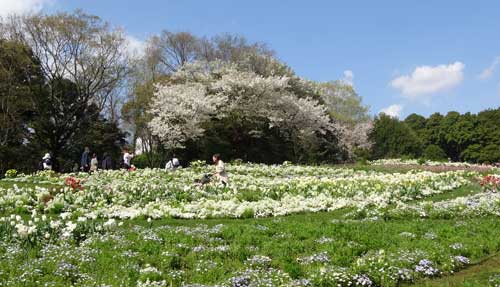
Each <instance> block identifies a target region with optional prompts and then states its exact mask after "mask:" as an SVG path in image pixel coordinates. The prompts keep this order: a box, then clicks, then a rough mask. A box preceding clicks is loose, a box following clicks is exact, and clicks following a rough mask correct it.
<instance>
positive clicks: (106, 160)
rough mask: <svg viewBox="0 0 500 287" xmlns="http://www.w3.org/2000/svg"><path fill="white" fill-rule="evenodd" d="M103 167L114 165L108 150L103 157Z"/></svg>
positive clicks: (109, 167) (108, 167) (110, 167)
mask: <svg viewBox="0 0 500 287" xmlns="http://www.w3.org/2000/svg"><path fill="white" fill-rule="evenodd" d="M101 168H102V169H104V170H107V169H113V165H112V162H111V156H110V155H109V154H108V153H107V152H105V153H104V156H103V158H102V162H101Z"/></svg>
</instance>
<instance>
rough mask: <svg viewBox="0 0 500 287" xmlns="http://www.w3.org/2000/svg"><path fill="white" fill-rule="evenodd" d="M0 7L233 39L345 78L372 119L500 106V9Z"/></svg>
mask: <svg viewBox="0 0 500 287" xmlns="http://www.w3.org/2000/svg"><path fill="white" fill-rule="evenodd" d="M3 2H5V3H7V2H26V3H31V4H37V5H38V6H36V8H32V9H40V8H41V9H43V10H44V11H47V12H53V11H58V10H67V11H72V10H74V9H77V8H81V9H82V10H84V11H85V12H87V13H91V14H95V15H98V16H100V17H102V18H103V19H105V20H107V21H109V22H111V23H112V24H115V25H119V26H121V27H123V28H125V29H126V31H127V33H129V35H131V36H132V37H134V38H137V39H139V40H145V39H147V38H148V37H149V36H151V35H153V34H156V33H158V32H160V31H161V30H162V29H167V30H170V31H189V32H192V33H194V34H196V35H199V36H203V35H206V36H212V35H215V34H219V33H225V32H229V33H234V34H240V35H243V36H245V37H247V38H248V39H249V40H251V41H262V42H265V43H267V44H268V45H269V46H270V47H271V48H272V49H274V50H275V51H276V52H277V55H278V57H279V58H280V59H281V60H282V61H284V62H286V63H287V64H288V65H290V66H291V67H292V68H293V69H294V70H295V71H296V73H297V74H298V75H300V76H302V77H305V78H308V79H312V80H318V81H328V80H336V79H342V78H344V77H345V73H346V71H350V72H351V73H352V76H353V77H352V81H353V85H354V87H355V89H356V90H357V92H358V93H359V94H360V95H361V96H362V97H363V101H364V103H366V104H367V105H369V106H370V110H371V113H372V114H375V113H378V112H379V111H381V110H382V109H386V112H388V113H392V114H400V115H401V117H403V118H404V117H405V116H407V115H408V114H410V113H413V112H416V113H419V114H423V115H426V116H427V115H429V114H431V113H433V112H441V113H446V112H448V111H450V110H456V111H459V112H467V111H471V112H478V111H480V110H483V109H486V108H497V107H498V106H500V58H498V57H500V17H499V11H500V1H480V0H478V1H456V0H455V1H430V0H429V1H383V0H381V1H368V0H367V1H326V0H325V1H277V0H275V1H272V0H268V1H262V0H253V1H228V0H227V1H218V0H213V1H202V0H199V1H193V0H191V1H190V0H186V1H166V0H163V1H160V0H142V1H125V0H121V1H119V0H71V1H70V0H0V4H1V3H3ZM1 6H2V5H0V7H1ZM6 6H8V5H4V8H3V9H6V8H5V7H6ZM31 7H35V6H33V5H31ZM0 9H2V8H0ZM19 9H21V8H19ZM26 9H29V8H26ZM1 12H2V11H0V13H1ZM350 72H347V75H348V76H349V74H350ZM387 108H388V109H387Z"/></svg>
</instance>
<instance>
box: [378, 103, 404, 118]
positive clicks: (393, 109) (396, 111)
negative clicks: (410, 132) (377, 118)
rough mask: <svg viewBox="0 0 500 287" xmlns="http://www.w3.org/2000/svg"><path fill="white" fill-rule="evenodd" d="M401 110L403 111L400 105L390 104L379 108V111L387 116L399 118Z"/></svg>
mask: <svg viewBox="0 0 500 287" xmlns="http://www.w3.org/2000/svg"><path fill="white" fill-rule="evenodd" d="M402 111H403V106H402V105H390V106H388V107H387V108H384V109H381V110H380V112H379V113H384V114H386V115H388V116H391V117H394V118H399V116H400V115H401V112H402Z"/></svg>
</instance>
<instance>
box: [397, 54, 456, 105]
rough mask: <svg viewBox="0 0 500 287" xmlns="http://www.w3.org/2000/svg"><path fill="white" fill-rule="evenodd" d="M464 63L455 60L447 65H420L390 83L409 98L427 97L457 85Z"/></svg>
mask: <svg viewBox="0 0 500 287" xmlns="http://www.w3.org/2000/svg"><path fill="white" fill-rule="evenodd" d="M464 67H465V65H464V64H463V63H461V62H455V63H453V64H449V65H439V66H434V67H432V66H420V67H417V68H416V69H415V70H414V71H413V72H412V73H411V74H410V75H403V76H399V77H397V78H395V79H393V80H392V81H391V82H390V85H391V86H392V87H393V88H395V89H398V90H400V92H401V94H402V95H403V96H405V97H407V98H409V99H412V100H418V99H422V98H423V99H428V97H429V96H431V95H432V94H434V93H437V92H441V91H445V90H449V89H452V88H454V87H456V86H457V85H459V84H460V83H461V82H462V80H463V78H464V75H463V70H464Z"/></svg>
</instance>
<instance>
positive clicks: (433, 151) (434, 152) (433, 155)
mask: <svg viewBox="0 0 500 287" xmlns="http://www.w3.org/2000/svg"><path fill="white" fill-rule="evenodd" d="M423 157H424V158H425V159H428V160H432V161H443V160H446V158H447V156H446V153H445V152H444V150H443V149H442V148H440V147H439V146H437V145H433V144H431V145H428V146H427V147H426V148H425V149H424V153H423Z"/></svg>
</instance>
